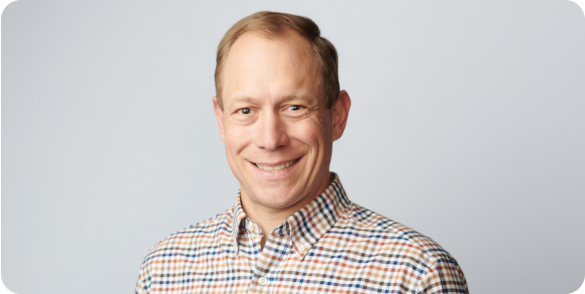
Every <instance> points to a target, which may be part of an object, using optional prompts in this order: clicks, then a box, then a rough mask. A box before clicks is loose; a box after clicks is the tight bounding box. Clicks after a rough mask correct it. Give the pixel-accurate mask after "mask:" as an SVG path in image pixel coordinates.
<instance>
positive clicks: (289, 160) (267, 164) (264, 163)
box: [250, 157, 300, 166]
mask: <svg viewBox="0 0 585 294" xmlns="http://www.w3.org/2000/svg"><path fill="white" fill-rule="evenodd" d="M299 158H300V157H299ZM299 158H293V159H288V160H282V161H279V162H273V163H266V162H253V161H250V162H251V163H254V164H256V165H261V166H278V165H283V164H285V163H287V162H291V161H293V160H297V159H299Z"/></svg>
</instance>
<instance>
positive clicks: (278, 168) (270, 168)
mask: <svg viewBox="0 0 585 294" xmlns="http://www.w3.org/2000/svg"><path fill="white" fill-rule="evenodd" d="M295 162H297V160H296V159H295V160H291V161H289V162H287V163H285V164H281V165H276V166H264V165H259V164H256V166H257V167H258V168H259V169H261V170H265V171H268V172H271V173H277V172H279V171H283V170H285V169H287V168H289V167H291V166H292V165H293V164H295Z"/></svg>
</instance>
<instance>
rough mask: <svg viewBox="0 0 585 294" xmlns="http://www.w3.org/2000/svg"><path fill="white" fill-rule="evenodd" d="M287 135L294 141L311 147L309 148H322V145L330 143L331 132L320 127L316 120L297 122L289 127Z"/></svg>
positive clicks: (322, 126) (324, 127)
mask: <svg viewBox="0 0 585 294" xmlns="http://www.w3.org/2000/svg"><path fill="white" fill-rule="evenodd" d="M289 135H290V136H291V137H294V138H295V139H296V140H298V141H300V142H302V143H304V144H305V145H309V146H311V148H322V147H323V146H321V145H323V144H325V143H327V142H328V141H331V139H328V138H329V137H331V131H330V130H329V131H328V129H327V127H326V126H324V125H322V124H321V123H320V121H319V120H318V119H311V120H306V121H303V122H297V123H295V124H293V125H292V126H290V128H289Z"/></svg>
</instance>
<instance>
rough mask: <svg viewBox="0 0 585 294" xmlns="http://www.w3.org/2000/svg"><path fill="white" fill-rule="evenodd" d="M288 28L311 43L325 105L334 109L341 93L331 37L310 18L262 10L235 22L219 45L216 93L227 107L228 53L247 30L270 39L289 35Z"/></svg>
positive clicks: (220, 102)
mask: <svg viewBox="0 0 585 294" xmlns="http://www.w3.org/2000/svg"><path fill="white" fill-rule="evenodd" d="M288 31H294V32H297V33H299V34H300V35H301V36H303V37H304V38H305V39H307V40H308V41H309V42H310V43H311V47H312V48H313V53H314V54H315V57H316V58H315V59H316V66H317V70H318V72H319V74H320V76H321V82H322V83H323V92H324V96H325V106H326V107H327V108H331V107H332V106H333V104H334V103H335V101H337V97H338V96H339V77H338V74H337V50H335V47H333V44H331V42H329V41H328V40H327V39H325V38H323V37H321V36H320V34H321V32H320V31H319V27H318V26H317V25H316V24H315V23H314V22H313V21H312V20H310V19H308V18H306V17H303V16H298V15H292V14H287V13H278V12H270V11H261V12H257V13H254V14H252V15H250V16H247V17H245V18H243V19H241V20H240V21H238V22H237V23H236V24H234V25H233V26H232V27H231V28H230V29H229V30H228V31H227V32H226V33H225V35H224V36H223V39H221V42H219V46H217V59H216V67H215V92H216V96H217V103H218V104H219V107H220V108H221V109H223V102H222V99H221V86H222V80H221V70H222V68H223V66H224V63H225V59H226V57H227V54H228V52H229V50H230V48H231V47H232V45H233V44H234V43H235V42H236V40H237V39H238V38H239V37H240V36H241V35H243V34H244V33H246V32H259V33H262V34H264V35H265V36H266V37H267V38H274V37H281V38H282V37H285V36H286V34H287V32H288Z"/></svg>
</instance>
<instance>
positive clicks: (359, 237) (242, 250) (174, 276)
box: [136, 173, 468, 294]
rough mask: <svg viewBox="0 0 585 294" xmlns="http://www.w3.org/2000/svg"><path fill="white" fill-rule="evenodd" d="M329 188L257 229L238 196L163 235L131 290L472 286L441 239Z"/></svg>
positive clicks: (459, 289) (433, 289)
mask: <svg viewBox="0 0 585 294" xmlns="http://www.w3.org/2000/svg"><path fill="white" fill-rule="evenodd" d="M331 177H332V183H331V185H330V186H329V187H328V188H327V190H326V191H325V192H323V193H321V194H320V195H319V196H318V197H317V198H316V199H315V200H313V201H312V202H310V203H309V204H307V205H306V206H305V207H303V208H302V209H301V210H299V211H297V212H296V213H295V214H293V215H291V216H290V217H289V218H288V219H287V220H286V221H285V222H284V223H283V224H282V225H280V226H279V227H277V228H276V229H274V230H273V231H272V232H271V233H270V236H269V237H268V240H267V241H266V245H265V246H264V250H262V249H261V248H260V240H261V239H262V231H261V230H260V227H259V226H258V225H257V224H256V223H254V221H252V220H250V219H249V218H248V217H247V216H246V213H245V212H244V210H243V209H242V204H241V202H240V195H238V196H237V197H236V204H235V206H234V207H233V208H230V209H228V210H226V211H224V212H223V213H221V214H219V215H217V216H215V217H213V218H210V219H208V220H206V221H203V222H200V223H198V224H196V225H192V226H190V227H188V228H185V229H183V230H180V231H178V232H176V233H174V234H172V235H170V236H169V237H168V238H166V239H165V240H163V241H161V242H159V243H158V244H157V245H156V246H155V247H153V248H152V249H151V250H150V251H149V252H148V253H147V255H146V257H145V259H144V262H143V263H142V268H141V270H140V275H139V277H138V283H137V286H136V293H139V294H141V293H177V294H178V293H468V289H467V283H466V281H465V277H464V275H463V272H462V271H461V269H460V268H459V265H458V264H457V261H455V259H454V258H453V257H452V256H451V255H450V254H449V253H448V252H446V251H445V250H443V248H441V247H440V246H439V245H438V244H437V243H435V242H434V241H433V240H431V239H430V238H428V237H426V236H423V235H421V234H419V233H417V232H415V231H413V230H412V229H410V228H408V227H406V226H404V225H402V224H400V223H397V222H395V221H393V220H390V219H388V218H386V217H383V216H381V215H379V214H377V213H375V212H373V211H371V210H368V209H366V208H364V207H361V206H359V205H357V204H355V203H353V202H351V201H349V199H348V198H347V196H346V194H345V191H344V190H343V187H342V186H341V182H340V181H339V177H338V176H337V175H336V174H334V173H331Z"/></svg>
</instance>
